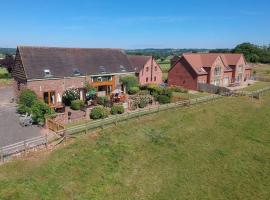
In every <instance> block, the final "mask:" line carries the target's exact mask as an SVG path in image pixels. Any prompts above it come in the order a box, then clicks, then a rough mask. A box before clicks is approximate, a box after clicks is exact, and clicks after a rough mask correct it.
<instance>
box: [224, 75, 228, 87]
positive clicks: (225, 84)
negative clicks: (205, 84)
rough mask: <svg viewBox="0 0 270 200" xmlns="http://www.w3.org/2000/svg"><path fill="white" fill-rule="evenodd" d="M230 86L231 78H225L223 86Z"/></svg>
mask: <svg viewBox="0 0 270 200" xmlns="http://www.w3.org/2000/svg"><path fill="white" fill-rule="evenodd" d="M228 85H229V77H225V78H224V79H223V86H228Z"/></svg>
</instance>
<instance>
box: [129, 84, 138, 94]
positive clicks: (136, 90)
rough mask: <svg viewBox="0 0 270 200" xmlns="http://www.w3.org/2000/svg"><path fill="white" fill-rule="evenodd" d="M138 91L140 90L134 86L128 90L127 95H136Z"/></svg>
mask: <svg viewBox="0 0 270 200" xmlns="http://www.w3.org/2000/svg"><path fill="white" fill-rule="evenodd" d="M139 91H140V88H139V87H137V86H135V87H131V88H129V90H128V93H129V94H137V93H138V92H139Z"/></svg>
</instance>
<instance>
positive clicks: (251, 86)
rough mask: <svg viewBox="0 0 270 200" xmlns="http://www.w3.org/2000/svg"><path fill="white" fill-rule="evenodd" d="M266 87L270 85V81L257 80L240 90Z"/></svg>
mask: <svg viewBox="0 0 270 200" xmlns="http://www.w3.org/2000/svg"><path fill="white" fill-rule="evenodd" d="M266 87H270V82H262V81H258V82H255V83H254V84H252V85H250V86H248V87H246V88H243V89H241V90H243V91H251V92H252V91H255V90H259V89H262V88H266Z"/></svg>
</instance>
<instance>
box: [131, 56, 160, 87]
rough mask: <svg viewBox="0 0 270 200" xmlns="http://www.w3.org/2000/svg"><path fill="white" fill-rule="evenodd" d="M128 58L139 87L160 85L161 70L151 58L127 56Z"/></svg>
mask: <svg viewBox="0 0 270 200" xmlns="http://www.w3.org/2000/svg"><path fill="white" fill-rule="evenodd" d="M128 58H129V61H130V63H131V65H132V66H133V69H134V71H135V75H136V76H137V77H138V80H139V83H140V85H146V84H151V83H153V84H161V83H162V71H161V68H160V66H159V65H158V64H157V62H156V60H155V59H154V58H153V57H152V56H138V55H129V56H128Z"/></svg>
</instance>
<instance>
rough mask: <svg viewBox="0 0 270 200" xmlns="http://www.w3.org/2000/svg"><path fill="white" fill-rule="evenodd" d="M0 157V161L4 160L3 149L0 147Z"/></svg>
mask: <svg viewBox="0 0 270 200" xmlns="http://www.w3.org/2000/svg"><path fill="white" fill-rule="evenodd" d="M0 157H1V162H4V151H3V149H2V148H1V149H0Z"/></svg>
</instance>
